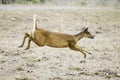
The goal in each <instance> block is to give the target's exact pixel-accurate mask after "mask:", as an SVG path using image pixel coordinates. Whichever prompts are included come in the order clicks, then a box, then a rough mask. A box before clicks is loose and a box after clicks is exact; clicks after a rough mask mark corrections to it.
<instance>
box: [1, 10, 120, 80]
mask: <svg viewBox="0 0 120 80" xmlns="http://www.w3.org/2000/svg"><path fill="white" fill-rule="evenodd" d="M33 14H37V21H38V23H39V27H40V28H43V29H46V30H49V31H55V32H62V33H68V34H77V33H79V32H80V31H81V29H82V28H83V27H88V28H89V31H90V32H91V33H92V34H93V35H95V38H94V39H88V38H83V39H81V40H80V41H79V42H78V44H77V45H79V46H81V47H83V48H84V49H86V50H87V51H89V52H91V53H92V55H89V54H87V58H86V59H84V58H83V55H82V54H81V53H80V52H76V51H72V50H70V49H69V48H51V47H47V46H45V47H38V46H37V45H35V44H34V43H33V42H32V43H31V48H30V49H29V50H24V48H25V47H26V46H27V45H26V44H25V46H24V47H23V48H18V46H19V45H20V44H21V42H22V38H23V36H24V33H25V32H28V33H29V32H30V31H31V30H32V28H33ZM119 31H120V10H119V9H115V8H114V9H113V8H112V9H110V8H108V9H104V8H101V9H86V8H84V9H82V8H81V9H58V10H57V9H29V10H25V9H24V10H21V9H19V10H17V9H16V10H0V80H120V32H119ZM26 43H27V41H26Z"/></svg>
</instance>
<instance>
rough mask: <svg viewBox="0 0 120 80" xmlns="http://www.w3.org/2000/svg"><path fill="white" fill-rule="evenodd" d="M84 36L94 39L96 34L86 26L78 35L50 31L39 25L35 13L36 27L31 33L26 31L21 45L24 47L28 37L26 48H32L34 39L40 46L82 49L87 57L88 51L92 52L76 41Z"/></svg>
mask: <svg viewBox="0 0 120 80" xmlns="http://www.w3.org/2000/svg"><path fill="white" fill-rule="evenodd" d="M83 37H87V38H91V39H94V36H93V35H91V33H90V32H88V28H84V29H83V30H82V31H81V32H80V33H78V34H76V35H70V34H65V33H57V32H50V31H47V30H44V29H41V28H38V27H37V22H36V15H34V29H33V31H32V32H31V34H28V33H25V35H24V38H23V41H22V44H21V45H20V46H19V47H23V45H24V43H25V40H26V38H29V39H28V46H27V48H25V50H27V49H29V48H30V43H31V41H33V42H34V43H36V44H37V45H38V46H40V47H42V46H45V45H47V46H50V47H55V48H65V47H69V48H70V49H72V50H75V51H80V52H81V53H83V54H84V58H86V53H89V54H91V53H90V52H87V51H85V50H83V49H82V48H80V47H78V46H77V45H76V43H77V42H78V41H79V40H80V39H82V38H83Z"/></svg>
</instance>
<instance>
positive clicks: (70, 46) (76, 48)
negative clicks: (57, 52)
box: [69, 42, 86, 58]
mask: <svg viewBox="0 0 120 80" xmlns="http://www.w3.org/2000/svg"><path fill="white" fill-rule="evenodd" d="M69 48H70V49H72V50H75V51H80V52H81V53H83V55H84V58H86V53H85V52H84V50H83V49H82V48H79V47H77V46H76V43H75V42H70V43H69Z"/></svg>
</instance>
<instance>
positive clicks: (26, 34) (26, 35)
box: [18, 33, 29, 47]
mask: <svg viewBox="0 0 120 80" xmlns="http://www.w3.org/2000/svg"><path fill="white" fill-rule="evenodd" d="M27 37H29V34H28V33H25V35H24V38H23V41H22V44H21V45H20V46H18V47H23V46H24V43H25V40H26V38H27Z"/></svg>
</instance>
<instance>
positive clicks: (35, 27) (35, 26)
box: [33, 14, 37, 30]
mask: <svg viewBox="0 0 120 80" xmlns="http://www.w3.org/2000/svg"><path fill="white" fill-rule="evenodd" d="M33 22H34V23H33V26H34V28H33V29H34V30H35V29H37V22H36V14H34V21H33Z"/></svg>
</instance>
